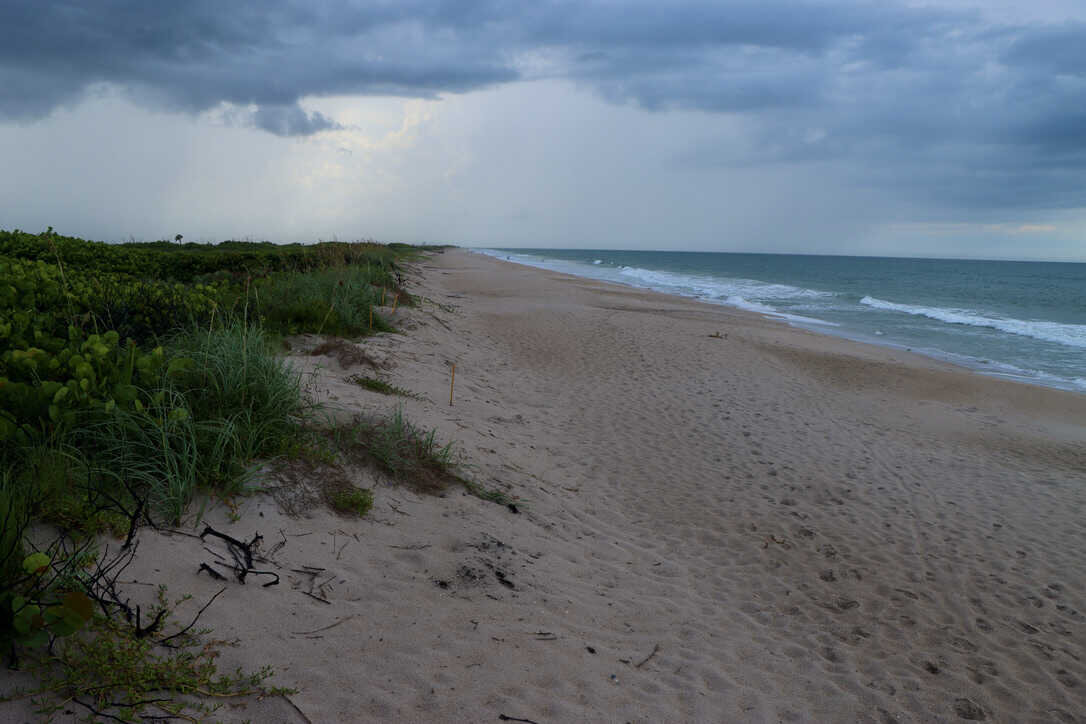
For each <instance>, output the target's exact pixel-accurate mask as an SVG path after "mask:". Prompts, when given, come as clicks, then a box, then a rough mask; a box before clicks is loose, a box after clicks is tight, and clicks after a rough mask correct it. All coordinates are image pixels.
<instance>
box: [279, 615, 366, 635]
mask: <svg viewBox="0 0 1086 724" xmlns="http://www.w3.org/2000/svg"><path fill="white" fill-rule="evenodd" d="M356 615H357V614H353V613H352V614H351V615H350V616H344V617H343V618H341V619H339V620H338V621H336V622H335V623H331V624H328V625H327V626H322V627H321V628H315V629H313V630H312V631H291V633H292V634H295V635H297V636H308V635H309V634H315V633H320V632H321V631H327V630H328V629H330V628H335V627H336V626H338V625H340V624H341V623H343V622H344V621H350V620H351V619H352V618H354V617H355V616H356Z"/></svg>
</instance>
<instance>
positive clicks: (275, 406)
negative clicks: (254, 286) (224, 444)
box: [168, 321, 307, 460]
mask: <svg viewBox="0 0 1086 724" xmlns="http://www.w3.org/2000/svg"><path fill="white" fill-rule="evenodd" d="M169 353H170V354H171V355H172V356H173V357H174V358H175V359H185V360H190V361H191V363H190V364H177V365H174V373H173V374H172V375H170V378H169V380H168V384H169V385H170V387H171V388H172V389H173V390H176V391H178V392H180V393H181V394H183V395H184V397H185V401H186V403H187V405H188V407H189V410H190V411H191V413H192V416H193V418H194V419H195V420H198V421H221V424H223V425H228V426H229V427H231V428H232V431H231V435H232V437H233V438H234V441H235V443H236V452H237V454H238V456H239V457H240V458H241V459H243V460H250V459H253V458H256V457H264V456H269V455H276V454H278V453H279V452H280V451H281V450H282V449H283V448H284V447H285V446H286V445H288V444H289V443H290V442H291V440H292V439H293V438H294V436H295V433H296V432H297V429H298V425H299V421H300V420H301V419H302V417H304V415H305V413H306V411H307V405H306V403H305V401H304V397H303V395H302V381H301V375H300V374H299V373H298V372H297V371H295V370H294V369H292V368H291V367H290V365H289V364H288V363H287V362H286V361H285V360H283V359H282V358H281V357H278V356H277V355H276V354H275V353H274V350H273V349H272V345H271V344H270V342H269V340H268V338H267V336H266V335H265V333H264V331H263V330H262V329H261V328H260V327H251V326H248V325H246V324H244V323H242V322H240V321H233V322H228V323H227V324H225V325H223V326H222V327H220V328H217V329H212V330H191V331H189V332H187V333H185V334H182V335H180V336H178V337H176V338H175V339H174V340H172V342H171V344H170V348H169Z"/></svg>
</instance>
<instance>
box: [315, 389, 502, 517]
mask: <svg viewBox="0 0 1086 724" xmlns="http://www.w3.org/2000/svg"><path fill="white" fill-rule="evenodd" d="M333 435H334V436H335V438H336V440H337V443H338V445H339V447H340V448H341V449H344V450H346V451H347V452H354V453H356V454H360V455H361V456H362V457H363V458H365V459H367V460H369V461H371V462H373V463H374V464H376V465H377V467H378V468H379V469H381V470H382V471H384V472H385V473H387V474H388V475H389V476H390V477H391V478H392V479H393V480H395V481H396V482H399V483H401V484H404V485H407V486H409V487H412V488H414V489H415V490H418V491H420V492H425V493H437V492H440V491H442V490H445V489H446V488H448V487H449V486H450V485H452V484H455V483H459V484H460V485H463V486H464V488H465V489H466V490H467V491H468V492H469V493H471V494H472V495H474V496H475V497H477V498H480V499H482V500H486V501H489V502H491V503H497V504H498V505H504V506H508V505H510V504H512V503H514V500H513V498H511V497H510V496H509V495H507V494H506V493H504V492H502V491H500V490H495V489H491V488H485V487H483V486H482V485H480V484H478V483H476V482H475V481H473V480H471V479H469V478H467V477H464V476H463V475H461V474H460V473H459V472H458V463H457V460H456V457H457V455H456V450H455V446H454V444H453V443H447V444H445V445H440V444H438V442H437V431H436V430H429V431H427V430H423V429H422V428H420V427H418V426H416V425H415V424H413V423H412V422H411V421H410V420H408V419H407V418H406V417H404V414H403V409H402V408H397V409H396V410H395V411H394V412H393V413H392V414H391V415H390V416H389V417H387V418H385V419H380V420H375V421H374V420H362V419H356V420H355V424H354V426H353V427H351V428H349V429H347V430H343V429H340V430H334V431H333Z"/></svg>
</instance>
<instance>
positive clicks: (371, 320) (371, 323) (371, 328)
mask: <svg viewBox="0 0 1086 724" xmlns="http://www.w3.org/2000/svg"><path fill="white" fill-rule="evenodd" d="M370 331H371V332H372V331H373V307H372V306H371V307H370Z"/></svg>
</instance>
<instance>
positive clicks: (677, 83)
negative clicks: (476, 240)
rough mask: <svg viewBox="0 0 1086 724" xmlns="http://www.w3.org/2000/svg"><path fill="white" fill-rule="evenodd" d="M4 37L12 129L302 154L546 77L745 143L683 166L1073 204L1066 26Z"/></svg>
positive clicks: (228, 18)
mask: <svg viewBox="0 0 1086 724" xmlns="http://www.w3.org/2000/svg"><path fill="white" fill-rule="evenodd" d="M0 28H3V32H2V37H0V40H2V42H0V118H7V119H10V120H16V121H30V120H33V119H36V118H40V117H43V116H45V115H47V114H48V113H50V112H51V111H52V110H53V109H55V108H56V107H58V106H61V105H64V104H69V103H74V102H77V101H78V100H79V99H80V98H82V96H83V94H85V93H87V92H88V90H90V89H93V88H94V87H95V85H96V84H108V85H110V86H113V87H118V88H121V89H123V90H124V91H125V92H126V93H128V94H129V95H130V96H131V97H132V98H134V99H135V100H137V101H138V102H141V103H144V104H146V105H151V106H158V107H167V108H173V109H179V110H183V111H188V112H199V111H204V110H208V109H211V108H215V107H217V106H219V105H220V104H222V103H228V104H232V105H233V106H234V107H236V108H238V109H241V110H239V111H238V112H236V113H234V114H233V117H235V118H243V119H244V121H245V122H247V123H250V124H252V125H254V126H256V127H258V128H262V129H264V130H267V131H269V132H271V133H275V134H278V135H284V136H289V135H308V134H313V133H317V132H320V131H323V130H329V129H334V128H336V127H337V126H336V124H335V123H334V122H333V121H332V120H331V119H329V118H327V117H325V116H323V115H321V114H319V113H307V112H306V111H304V110H303V109H302V108H301V107H300V106H299V105H298V102H299V100H300V99H301V98H303V97H305V96H322V95H336V94H371V95H373V94H380V95H398V96H408V97H425V98H432V97H437V96H439V95H440V94H442V93H460V92H467V91H471V90H474V89H479V88H485V87H489V86H494V85H497V84H501V83H507V82H512V81H515V80H518V79H531V78H554V77H557V78H565V79H570V80H573V81H575V82H577V83H579V84H581V85H583V86H585V87H588V88H591V89H592V90H593V91H595V92H597V93H599V94H600V95H602V96H603V97H604V98H606V99H608V100H610V101H612V102H616V103H632V104H636V105H637V106H639V107H641V108H644V109H648V110H653V111H663V110H673V109H683V110H692V111H701V112H707V113H714V114H723V113H727V114H733V115H736V116H739V117H742V118H745V119H746V120H747V121H749V125H750V127H752V128H754V129H756V130H755V131H754V132H753V133H752V134H751V138H750V143H749V145H747V146H744V147H742V148H734V147H731V146H728V144H726V143H724V142H722V143H720V144H717V145H708V146H704V147H694V148H692V149H691V150H690V152H689V153H688V154H687V155H686V156H684V157H682V158H681V159H680V161H679V162H680V163H683V164H688V165H702V166H704V165H713V164H717V165H720V164H725V165H757V164H763V163H766V162H770V163H772V162H780V163H797V162H806V161H835V160H836V161H842V162H852V163H854V164H855V165H856V166H857V167H858V168H861V169H862V170H861V171H860V172H859V175H858V177H862V178H864V179H866V182H867V183H871V184H887V185H890V186H893V187H895V188H898V189H900V190H901V191H902V192H904V193H910V194H911V193H918V194H922V193H924V192H923V191H922V189H921V187H924V188H935V189H939V191H938V193H937V196H938V197H939V198H941V199H946V200H951V201H948V202H953V203H960V204H963V205H967V206H970V207H973V208H983V207H986V206H992V207H994V206H997V205H1007V204H1010V205H1015V204H1018V205H1022V206H1030V207H1033V206H1043V205H1045V204H1050V205H1052V206H1068V205H1072V206H1074V205H1083V203H1084V202H1083V199H1081V198H1080V196H1079V192H1078V189H1081V188H1083V187H1084V184H1083V183H1082V181H1083V174H1084V173H1086V114H1084V113H1083V112H1082V111H1081V110H1079V109H1081V108H1086V25H1083V24H1073V23H1072V24H1063V25H1035V26H1025V25H1023V26H1010V25H1006V24H1004V25H996V24H993V23H990V22H986V21H985V20H984V19H983V18H982V17H981V16H979V15H977V14H975V13H967V12H958V11H950V10H945V9H940V8H938V7H931V6H926V7H904V6H899V5H896V4H893V3H890V2H875V1H869V0H825V1H820V2H816V1H810V0H809V1H804V0H762V1H759V2H733V3H723V2H719V1H712V0H697V1H688V2H661V1H660V0H653V1H652V2H648V1H644V0H628V1H626V2H619V1H617V0H610V1H604V2H587V1H585V0H537V1H536V2H531V3H516V2H502V1H501V0H460V1H453V0H448V1H440V0H430V1H426V0H385V1H384V2H370V3H351V2H328V3H311V2H290V1H284V0H279V1H278V2H276V1H272V0H267V1H264V2H229V3H222V2H208V1H204V2H175V3H146V2H125V1H122V0H112V1H110V0H99V1H98V2H93V1H89V0H85V1H83V2H27V1H25V0H8V1H7V2H4V3H2V4H0ZM993 158H994V159H997V161H995V162H993V161H992V159H993ZM993 163H995V166H996V168H993V167H992V164H993ZM864 173H866V174H867V175H866V176H864ZM1023 180H1028V183H1029V187H1028V188H1024V181H1023ZM925 184H926V186H924V185H925Z"/></svg>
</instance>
